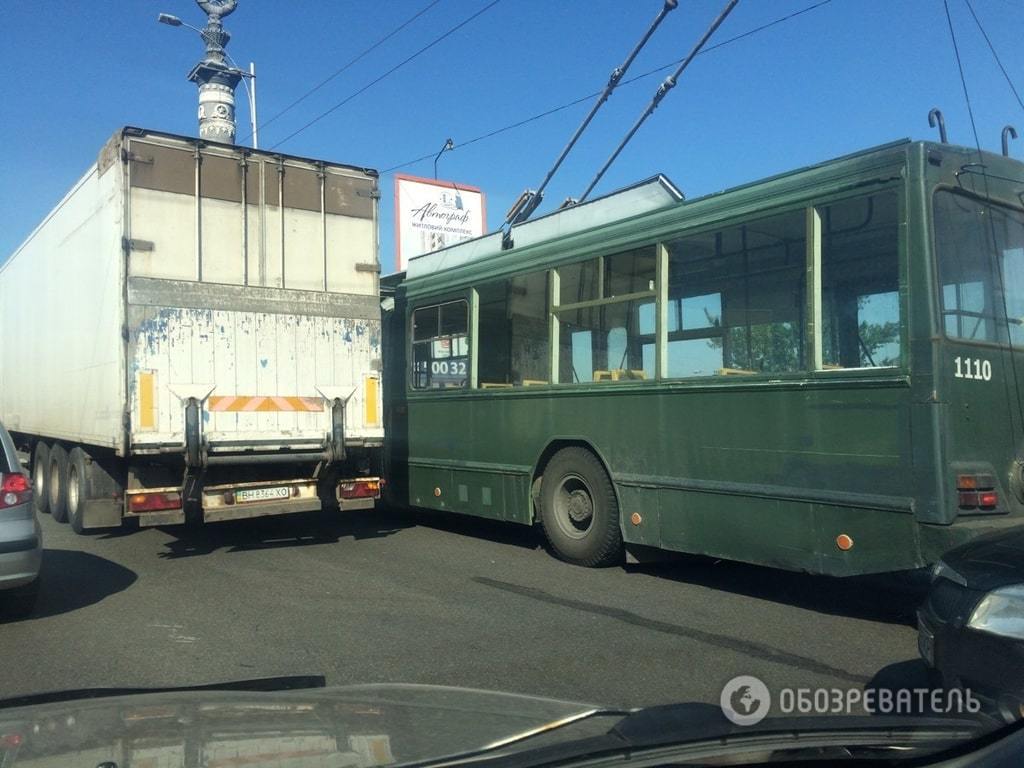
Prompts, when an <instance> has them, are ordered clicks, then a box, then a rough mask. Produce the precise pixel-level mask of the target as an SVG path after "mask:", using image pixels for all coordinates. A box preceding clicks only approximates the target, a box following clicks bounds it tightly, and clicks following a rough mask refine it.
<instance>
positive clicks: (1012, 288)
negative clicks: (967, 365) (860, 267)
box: [934, 190, 1024, 346]
mask: <svg viewBox="0 0 1024 768" xmlns="http://www.w3.org/2000/svg"><path fill="white" fill-rule="evenodd" d="M934 207H935V252H936V256H937V258H938V262H939V280H940V285H941V286H942V296H941V298H942V317H943V326H944V328H945V330H946V335H947V336H950V337H953V338H958V339H963V340H965V341H987V342H999V343H1002V344H1006V343H1007V342H1008V341H1012V342H1013V344H1014V346H1021V345H1024V213H1021V212H1020V211H1015V210H1011V209H1009V208H1004V207H1002V206H996V205H990V204H986V203H984V202H982V201H979V200H975V199H974V198H972V197H968V196H967V195H962V194H959V193H956V192H950V191H946V190H940V191H939V192H936V193H935V201H934ZM1007 318H1008V320H1007Z"/></svg>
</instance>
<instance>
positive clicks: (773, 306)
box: [666, 210, 807, 378]
mask: <svg viewBox="0 0 1024 768" xmlns="http://www.w3.org/2000/svg"><path fill="white" fill-rule="evenodd" d="M805 217H806V214H805V211H803V210H799V211H792V212H790V213H784V214H781V215H778V216H773V217H770V218H766V219H760V220H757V221H752V222H750V223H745V224H742V225H738V226H732V227H729V228H727V229H722V230H718V231H711V232H704V233H701V234H696V235H690V236H687V237H683V238H680V239H678V240H673V241H671V242H668V243H666V247H667V248H668V253H669V257H668V258H669V262H668V279H669V284H668V308H667V310H668V311H667V318H668V329H667V331H668V334H667V335H668V349H667V354H668V357H667V363H668V365H667V370H668V376H669V377H671V378H678V377H687V376H715V375H744V374H755V373H780V372H787V371H800V370H803V369H804V325H805V323H804V315H805V305H806V299H805V284H806V273H807V268H806V263H807V249H806V245H805V238H806V233H805V229H806V224H805V220H806V219H805Z"/></svg>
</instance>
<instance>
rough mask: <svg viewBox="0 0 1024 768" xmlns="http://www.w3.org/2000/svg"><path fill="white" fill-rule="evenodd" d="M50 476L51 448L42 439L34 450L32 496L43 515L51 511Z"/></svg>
mask: <svg viewBox="0 0 1024 768" xmlns="http://www.w3.org/2000/svg"><path fill="white" fill-rule="evenodd" d="M49 477H50V449H49V448H48V447H47V445H46V443H44V442H43V441H42V440H40V441H39V442H38V443H36V447H35V450H33V451H32V498H33V501H34V502H35V505H36V511H37V512H39V514H41V515H45V514H46V513H47V512H49V511H50V483H49Z"/></svg>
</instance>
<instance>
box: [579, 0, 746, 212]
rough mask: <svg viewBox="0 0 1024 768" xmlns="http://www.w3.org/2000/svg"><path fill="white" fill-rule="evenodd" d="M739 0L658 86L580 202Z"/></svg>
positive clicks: (733, 1)
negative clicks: (649, 101)
mask: <svg viewBox="0 0 1024 768" xmlns="http://www.w3.org/2000/svg"><path fill="white" fill-rule="evenodd" d="M738 2H739V0H729V2H727V3H726V4H725V7H724V8H723V9H722V11H721V12H720V13H719V14H718V18H716V19H715V20H714V21H713V22H712V23H711V26H710V27H708V29H707V31H706V32H705V33H704V34H703V35H701V38H700V40H698V41H697V44H696V45H695V46H694V47H693V50H691V51H690V53H689V54H688V55H687V56H686V58H685V59H683V61H682V63H681V64H680V65H679V67H678V68H677V69H676V71H675V72H673V73H672V74H671V75H669V76H668V77H666V78H665V81H664V82H663V83H662V84H661V85H659V86H658V90H657V91H656V92H655V94H654V98H652V99H651V103H650V104H648V105H647V108H646V109H645V110H644V111H643V113H642V114H641V115H640V118H639V119H638V120H637V121H636V123H634V125H633V127H632V128H630V130H629V133H627V134H626V137H625V138H624V139H623V140H622V141H621V142H620V143H619V146H618V147H616V148H615V151H614V152H612V155H611V157H609V158H608V161H607V162H606V163H605V164H604V166H603V167H602V168H601V170H600V171H598V172H597V176H595V177H594V180H593V181H592V182H590V186H589V187H587V188H586V190H585V191H584V192H583V194H582V195H580V199H579V202H581V203H582V202H583V201H584V200H586V199H587V195H589V194H590V193H591V192H592V191H593V189H594V187H595V186H597V183H598V182H599V181H600V180H601V177H602V176H604V174H605V172H606V171H607V170H608V168H609V167H611V164H612V163H614V162H615V160H616V158H617V157H618V156H619V154H620V153H621V152H622V150H623V149H625V148H626V145H627V144H628V143H629V141H630V139H632V138H633V136H634V135H635V134H636V132H637V131H638V130H640V126H641V125H643V124H644V121H645V120H646V119H647V118H648V117H650V116H651V113H653V112H654V110H656V109H657V108H658V105H659V104H660V103H661V100H662V99H664V98H665V96H666V95H667V94H668V92H669V91H670V90H672V89H673V88H675V86H676V81H677V80H678V79H679V76H680V75H681V74H683V70H685V69H686V68H687V67H688V66H690V62H691V61H693V58H694V57H695V56H696V55H697V54H698V53H700V50H701V48H703V47H704V45H705V44H706V43H707V41H708V40H709V39H710V38H711V36H712V35H713V34H715V30H717V29H718V28H719V27H720V26H722V22H723V21H725V19H726V17H727V16H728V15H729V14H730V13H732V9H733V8H735V7H736V4H737V3H738Z"/></svg>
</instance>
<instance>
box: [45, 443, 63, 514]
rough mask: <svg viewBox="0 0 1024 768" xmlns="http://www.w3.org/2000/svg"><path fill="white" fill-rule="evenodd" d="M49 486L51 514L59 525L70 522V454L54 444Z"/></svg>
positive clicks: (48, 479)
mask: <svg viewBox="0 0 1024 768" xmlns="http://www.w3.org/2000/svg"><path fill="white" fill-rule="evenodd" d="M46 480H47V485H48V486H49V497H50V514H51V515H53V519H54V520H56V521H57V522H58V523H66V522H67V521H68V452H67V451H65V450H64V446H62V445H59V444H57V443H54V444H53V445H52V446H50V474H49V476H48V477H47V478H46Z"/></svg>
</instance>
